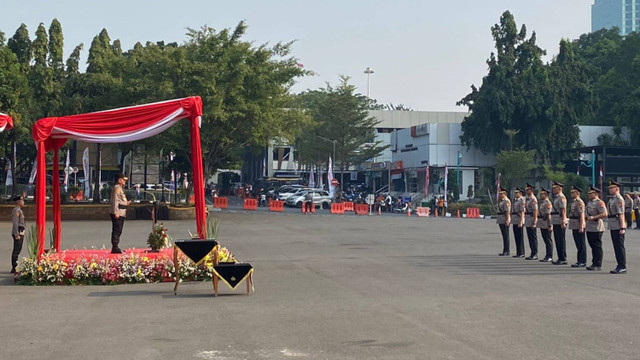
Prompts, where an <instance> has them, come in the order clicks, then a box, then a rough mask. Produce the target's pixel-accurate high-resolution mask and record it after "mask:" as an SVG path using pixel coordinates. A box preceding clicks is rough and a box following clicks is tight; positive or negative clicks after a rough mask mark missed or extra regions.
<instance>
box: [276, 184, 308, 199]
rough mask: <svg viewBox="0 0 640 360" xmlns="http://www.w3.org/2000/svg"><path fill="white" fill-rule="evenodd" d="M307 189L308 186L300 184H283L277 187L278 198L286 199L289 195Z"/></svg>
mask: <svg viewBox="0 0 640 360" xmlns="http://www.w3.org/2000/svg"><path fill="white" fill-rule="evenodd" d="M306 190H309V188H308V187H306V186H302V185H285V186H282V187H280V189H278V200H287V199H288V198H289V196H291V195H293V194H296V193H298V192H300V191H306Z"/></svg>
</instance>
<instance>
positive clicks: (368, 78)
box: [364, 66, 375, 97]
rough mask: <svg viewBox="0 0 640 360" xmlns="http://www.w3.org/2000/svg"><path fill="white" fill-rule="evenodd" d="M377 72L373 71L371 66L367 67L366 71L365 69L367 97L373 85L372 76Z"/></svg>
mask: <svg viewBox="0 0 640 360" xmlns="http://www.w3.org/2000/svg"><path fill="white" fill-rule="evenodd" d="M374 72H375V71H373V68H372V67H370V66H367V68H366V69H364V73H365V74H367V97H370V96H369V90H370V89H371V88H370V84H371V74H373V73H374Z"/></svg>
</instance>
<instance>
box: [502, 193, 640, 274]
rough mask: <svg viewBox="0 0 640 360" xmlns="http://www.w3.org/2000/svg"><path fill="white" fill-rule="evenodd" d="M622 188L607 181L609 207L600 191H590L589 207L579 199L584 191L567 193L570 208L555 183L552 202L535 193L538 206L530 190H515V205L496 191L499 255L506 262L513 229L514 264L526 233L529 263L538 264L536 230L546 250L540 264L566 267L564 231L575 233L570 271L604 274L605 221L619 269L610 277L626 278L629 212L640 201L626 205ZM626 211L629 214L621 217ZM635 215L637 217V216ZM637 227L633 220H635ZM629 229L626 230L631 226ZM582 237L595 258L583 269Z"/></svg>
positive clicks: (546, 197)
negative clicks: (626, 240) (601, 196)
mask: <svg viewBox="0 0 640 360" xmlns="http://www.w3.org/2000/svg"><path fill="white" fill-rule="evenodd" d="M621 186H622V184H620V183H618V182H616V181H610V183H609V194H610V195H611V199H610V200H609V202H608V203H607V204H605V202H604V201H603V200H601V199H600V195H601V194H600V192H601V191H600V189H598V188H595V187H593V186H590V187H589V191H588V192H587V194H588V198H589V202H588V203H587V204H585V203H584V201H583V200H582V199H581V197H580V196H581V194H582V190H581V189H580V188H578V187H575V186H574V187H572V188H571V199H572V201H571V203H570V205H569V206H568V205H567V199H566V197H565V196H564V194H563V193H562V190H563V187H564V185H563V184H561V183H559V182H554V183H553V186H552V192H553V196H554V197H553V200H551V199H550V198H549V191H548V190H547V189H545V188H541V189H540V192H539V196H540V201H538V199H537V198H536V196H535V194H534V191H535V187H534V186H533V185H530V184H527V185H526V187H525V190H524V191H523V190H522V189H521V188H516V190H515V198H514V199H513V203H512V202H511V201H510V200H509V198H508V196H507V191H506V190H505V189H503V188H500V201H499V204H498V216H497V219H498V221H497V222H498V225H499V226H500V232H501V233H502V242H503V248H502V252H501V253H500V254H498V255H500V256H508V255H510V251H509V244H510V240H509V226H510V225H513V235H514V238H515V244H516V254H515V255H514V256H513V257H514V258H524V257H525V249H524V234H523V232H524V229H526V230H527V237H528V239H529V247H530V249H531V254H530V255H529V256H528V257H526V259H527V260H537V259H538V237H537V229H538V228H539V229H540V233H541V235H542V240H543V241H544V245H545V248H546V249H545V250H546V253H545V256H544V258H543V259H540V261H542V262H551V263H552V264H554V265H566V264H567V251H566V238H565V235H566V229H567V227H568V228H569V230H571V231H572V233H573V240H574V242H575V244H576V248H577V250H578V256H577V262H576V263H574V264H572V265H571V267H576V268H582V267H585V268H586V269H587V270H590V271H600V270H602V256H603V251H602V234H603V233H604V231H605V225H604V221H603V220H604V219H605V218H606V219H608V221H607V222H608V228H609V231H610V233H611V240H612V242H613V249H614V252H615V256H616V261H617V262H618V265H617V266H616V268H615V269H614V270H611V271H610V272H611V273H612V274H625V273H626V272H627V261H626V250H625V247H624V238H625V233H626V229H627V224H628V223H630V222H631V219H630V218H631V216H630V210H631V208H632V207H635V208H637V207H638V200H637V199H638V197H636V204H635V206H634V205H633V201H631V204H630V203H629V201H627V203H626V204H625V199H624V198H623V197H622V196H621V195H620V188H621ZM625 206H626V207H627V209H628V210H629V211H627V212H628V214H629V215H628V216H626V217H625ZM636 215H637V214H636ZM636 221H637V218H636ZM630 225H631V224H629V226H630ZM585 234H586V238H587V240H588V242H589V246H590V247H591V250H592V253H593V258H592V262H591V265H590V266H587V247H586V244H585ZM552 235H553V240H555V245H556V253H557V259H556V260H555V261H554V260H553V241H552V239H551V236H552Z"/></svg>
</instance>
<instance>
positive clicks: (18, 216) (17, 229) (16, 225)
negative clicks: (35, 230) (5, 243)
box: [11, 195, 26, 274]
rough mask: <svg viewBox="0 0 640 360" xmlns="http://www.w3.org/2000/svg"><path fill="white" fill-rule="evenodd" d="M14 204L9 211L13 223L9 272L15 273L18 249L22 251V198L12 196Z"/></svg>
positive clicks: (18, 254)
mask: <svg viewBox="0 0 640 360" xmlns="http://www.w3.org/2000/svg"><path fill="white" fill-rule="evenodd" d="M13 201H14V202H15V203H16V206H15V207H14V208H13V211H11V221H12V223H13V225H12V227H11V237H12V238H13V251H12V252H11V273H12V274H15V273H16V266H18V257H19V256H20V251H22V244H23V243H24V230H25V228H26V224H25V221H24V212H22V207H23V206H24V199H23V198H22V196H20V195H18V196H16V197H14V198H13Z"/></svg>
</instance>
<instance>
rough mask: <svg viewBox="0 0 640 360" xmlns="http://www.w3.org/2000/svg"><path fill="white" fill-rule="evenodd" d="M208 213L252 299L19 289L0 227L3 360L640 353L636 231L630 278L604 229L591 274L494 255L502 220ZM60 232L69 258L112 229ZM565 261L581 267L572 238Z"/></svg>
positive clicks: (169, 291)
mask: <svg viewBox="0 0 640 360" xmlns="http://www.w3.org/2000/svg"><path fill="white" fill-rule="evenodd" d="M212 214H215V215H216V216H218V217H220V218H221V219H222V225H221V230H220V237H219V240H220V242H221V243H222V245H223V246H227V247H228V248H229V249H230V250H231V251H232V252H234V253H235V255H236V256H237V258H238V259H240V260H241V261H245V262H250V263H251V264H252V265H253V266H254V268H255V293H252V294H251V295H250V296H247V295H246V294H245V293H244V287H243V286H240V287H239V289H237V290H236V291H232V290H230V289H229V288H227V287H226V285H224V284H221V291H220V293H221V294H220V296H218V297H217V298H214V297H213V287H212V285H211V282H197V283H195V282H192V283H183V284H181V285H180V289H179V291H178V295H177V296H174V295H173V283H163V284H147V285H118V286H39V287H25V286H18V285H14V284H13V277H12V276H11V275H10V274H9V269H10V264H9V259H10V252H11V241H10V237H9V234H10V224H9V223H8V222H2V223H0V233H1V234H3V237H4V239H5V240H4V241H2V242H0V266H2V269H1V270H2V275H1V276H0V306H1V310H0V313H1V314H2V316H1V321H0V334H1V335H2V336H1V337H2V343H3V345H2V346H1V347H0V359H10V360H19V359H35V358H39V359H71V360H73V359H78V360H79V359H92V360H97V359H211V360H236V359H491V360H493V359H505V360H507V359H508V360H512V359H583V360H587V359H598V360H601V359H638V357H639V356H640V355H638V354H640V276H638V275H639V274H640V245H639V242H640V230H629V232H628V235H627V240H626V245H627V256H628V260H627V263H628V268H629V273H628V274H626V275H611V274H609V273H608V271H609V270H611V269H613V268H614V267H615V261H614V257H613V249H612V245H611V239H610V236H609V234H608V233H605V235H604V237H603V243H604V250H605V253H604V264H603V271H602V272H598V273H593V272H588V271H586V270H584V268H582V269H572V268H570V267H568V266H553V265H551V264H548V263H541V262H538V261H527V260H524V259H513V258H511V257H509V258H504V257H499V256H497V254H498V252H499V251H500V250H502V246H501V240H500V235H499V229H498V226H497V225H495V221H494V220H476V219H455V218H437V219H433V218H429V219H425V218H415V217H411V218H407V217H406V216H398V215H395V216H394V215H383V216H353V215H348V216H339V215H334V216H332V215H328V212H327V211H323V213H322V215H316V216H305V215H302V214H299V213H298V212H293V211H288V212H285V213H280V214H275V213H273V214H272V213H268V212H265V211H258V212H253V213H249V212H243V211H222V212H214V213H212ZM165 225H166V226H167V227H168V228H169V232H170V234H171V235H172V237H173V238H174V239H180V238H185V237H186V236H185V235H187V230H191V231H192V232H195V222H194V221H169V222H165ZM62 226H63V240H62V247H63V248H71V247H73V246H74V245H75V246H78V247H91V246H96V247H102V245H103V244H104V245H105V246H109V235H110V228H111V222H110V221H109V220H108V219H105V221H102V222H96V221H85V222H82V221H64V222H63V223H62ZM149 230H150V222H148V221H129V222H127V223H126V224H125V228H124V232H123V235H122V242H121V247H122V248H127V247H144V246H145V240H146V236H147V234H148V232H149ZM512 241H513V240H512ZM525 243H526V241H525ZM539 243H540V246H541V247H542V248H543V247H544V246H543V244H542V241H539ZM512 249H513V244H512ZM527 253H528V251H527ZM567 253H568V255H569V263H572V262H575V246H574V245H573V240H572V238H571V236H570V233H569V232H568V234H567ZM25 254H26V245H25V249H23V252H22V256H25ZM590 257H591V252H590V251H589V260H590Z"/></svg>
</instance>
